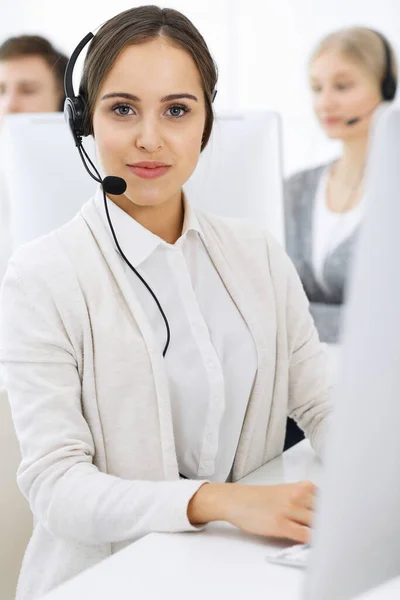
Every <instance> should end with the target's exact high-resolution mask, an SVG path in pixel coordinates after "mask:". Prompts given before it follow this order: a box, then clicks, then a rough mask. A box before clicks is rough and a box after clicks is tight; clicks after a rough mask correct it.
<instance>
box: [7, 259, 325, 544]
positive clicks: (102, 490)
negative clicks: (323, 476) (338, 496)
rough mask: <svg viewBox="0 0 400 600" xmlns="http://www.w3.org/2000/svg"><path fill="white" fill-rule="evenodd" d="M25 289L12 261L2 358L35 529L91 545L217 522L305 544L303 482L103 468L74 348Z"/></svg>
mask: <svg viewBox="0 0 400 600" xmlns="http://www.w3.org/2000/svg"><path fill="white" fill-rule="evenodd" d="M29 291H30V293H29V294H28V291H27V286H26V285H24V283H23V282H22V281H21V279H20V277H19V275H18V273H17V270H16V268H15V265H13V264H12V263H11V265H10V266H9V269H8V271H7V275H6V278H5V281H4V287H3V289H2V294H1V298H0V340H1V341H0V360H1V361H2V362H3V363H4V365H5V375H6V387H7V389H8V393H9V399H10V403H11V407H12V413H13V419H14V424H15V428H16V432H17V436H18V439H19V442H20V447H21V453H22V463H21V466H20V469H19V473H18V483H19V486H20V488H21V490H22V492H23V494H24V495H25V496H26V498H27V499H28V500H29V503H30V506H31V509H32V512H33V514H34V515H35V518H36V519H37V520H38V521H39V522H40V523H41V525H42V526H44V527H45V528H46V529H47V530H48V531H50V532H51V533H52V534H53V535H55V536H57V537H61V538H67V539H68V538H69V539H74V540H78V541H82V542H84V543H88V544H96V543H104V542H118V541H126V540H132V539H136V538H138V537H141V536H143V535H145V534H147V533H150V532H178V531H186V530H194V529H195V526H196V525H197V524H203V523H207V522H210V521H217V520H223V521H228V522H230V523H232V524H233V525H236V526H237V527H240V528H241V529H243V530H245V531H249V532H252V533H256V534H259V535H268V536H276V537H288V538H291V539H293V540H295V541H298V542H307V541H308V539H309V535H310V533H309V526H310V524H311V520H312V507H313V502H314V493H315V490H314V487H313V486H312V484H310V483H299V484H290V485H278V486H247V485H240V484H227V483H222V484H208V483H205V482H204V481H189V480H183V481H162V482H150V481H129V480H124V479H121V478H118V477H114V476H112V475H107V474H105V473H102V472H100V471H99V470H98V469H97V468H96V466H95V465H94V464H93V457H94V454H95V451H96V449H95V447H94V443H93V438H92V435H91V432H90V429H89V426H88V424H87V422H86V420H85V419H84V417H83V414H82V407H81V383H80V379H79V374H78V370H77V363H76V359H75V357H74V352H73V348H72V345H71V343H70V340H69V338H68V335H67V333H66V331H65V329H64V328H63V324H62V322H61V319H60V317H59V316H58V314H57V311H56V308H55V306H54V305H53V304H52V301H51V299H49V298H46V294H43V293H41V294H36V295H35V294H34V293H32V290H31V288H30V289H29Z"/></svg>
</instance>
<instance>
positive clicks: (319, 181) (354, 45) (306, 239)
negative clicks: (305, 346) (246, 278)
mask: <svg viewBox="0 0 400 600" xmlns="http://www.w3.org/2000/svg"><path fill="white" fill-rule="evenodd" d="M309 77H310V86H311V90H312V95H313V105H314V111H315V114H316V117H317V119H318V121H319V123H320V125H321V127H322V128H323V130H324V131H325V133H326V135H327V136H328V137H329V138H331V139H337V140H341V141H342V143H343V149H342V154H341V156H340V157H339V158H338V159H337V160H335V161H334V162H332V163H329V164H324V165H321V166H318V167H316V168H312V169H307V170H305V171H302V172H300V173H296V174H295V175H293V176H292V177H290V179H289V180H288V181H287V183H286V187H285V204H286V236H287V245H288V253H289V255H290V256H291V258H292V260H293V261H294V263H295V265H296V267H297V270H298V272H299V274H300V278H301V280H302V283H303V286H304V288H305V291H306V294H307V296H308V298H309V300H310V303H311V312H312V315H313V317H314V320H315V324H316V326H317V329H318V332H319V335H320V338H321V341H323V342H327V343H336V342H337V341H338V339H339V332H340V314H341V305H342V303H343V300H344V294H345V286H346V276H347V272H348V267H349V262H350V259H351V256H352V251H353V246H354V242H355V239H356V237H357V231H358V226H359V224H360V221H361V219H362V215H363V192H364V190H363V177H364V166H365V159H366V153H367V146H368V135H369V131H370V125H371V119H372V117H373V113H374V111H375V109H376V108H377V107H378V105H380V104H381V102H383V101H387V102H390V101H391V100H393V98H394V95H395V92H396V82H397V68H396V59H395V55H394V51H393V48H392V47H391V45H390V43H389V42H388V40H387V39H386V38H385V37H384V36H383V35H382V34H380V33H378V32H376V31H373V30H371V29H367V28H365V27H351V28H347V29H342V30H340V31H336V32H334V33H331V34H330V35H328V36H327V37H326V38H324V39H323V40H322V41H321V42H320V43H319V45H318V46H317V48H316V49H315V50H314V52H313V54H312V57H311V61H310V67H309Z"/></svg>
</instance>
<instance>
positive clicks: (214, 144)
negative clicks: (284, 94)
mask: <svg viewBox="0 0 400 600" xmlns="http://www.w3.org/2000/svg"><path fill="white" fill-rule="evenodd" d="M281 138H282V136H281V119H280V117H279V115H278V114H277V113H275V112H273V111H249V112H239V113H231V112H229V113H228V112H227V113H219V114H218V115H217V116H216V119H215V123H214V127H213V132H212V135H211V138H210V141H209V143H208V145H207V147H206V149H205V150H204V152H203V153H202V154H201V156H200V160H199V163H198V165H197V167H196V169H195V171H194V173H193V174H192V176H191V177H190V179H189V181H188V182H187V183H186V184H185V186H184V187H185V190H186V193H187V195H188V198H189V200H190V202H191V204H193V205H194V206H196V207H197V208H199V209H202V210H205V211H209V212H211V213H215V214H217V215H220V216H222V217H238V218H245V219H250V220H251V221H253V222H254V223H255V224H256V225H257V226H259V227H262V228H264V229H267V230H268V231H269V232H270V233H272V234H273V235H274V236H275V238H276V239H277V240H278V241H279V242H280V243H281V244H282V245H284V214H283V213H284V211H283V185H282V183H283V180H282V156H281V155H282V139H281Z"/></svg>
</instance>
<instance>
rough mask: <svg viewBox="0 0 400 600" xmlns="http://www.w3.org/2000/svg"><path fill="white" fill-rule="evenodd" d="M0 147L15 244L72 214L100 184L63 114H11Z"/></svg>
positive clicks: (89, 145) (0, 166) (0, 165)
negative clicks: (84, 160)
mask: <svg viewBox="0 0 400 600" xmlns="http://www.w3.org/2000/svg"><path fill="white" fill-rule="evenodd" d="M84 143H85V146H86V147H87V148H89V150H90V152H93V143H92V139H91V138H90V139H85V142H84ZM0 147H1V150H0V154H1V162H0V169H1V174H2V177H4V179H5V186H6V193H7V201H8V204H9V206H10V218H11V223H10V226H11V237H12V243H13V246H14V249H15V248H17V247H18V246H20V245H21V244H24V243H26V242H29V241H30V240H32V239H34V238H36V237H38V236H40V235H44V234H46V233H49V232H50V231H52V230H53V229H56V228H57V227H60V226H61V225H63V224H64V223H66V222H67V221H69V220H70V219H72V218H73V217H74V216H75V215H76V213H77V212H78V211H79V210H80V208H81V206H82V205H83V204H84V203H85V202H86V201H87V200H89V198H90V197H91V196H92V195H93V193H94V191H95V189H96V185H97V184H96V183H95V182H94V181H93V180H92V179H91V178H90V177H89V175H88V174H87V173H86V171H85V169H84V167H83V165H82V163H81V161H80V158H79V155H78V152H77V150H76V148H75V144H74V142H73V139H72V136H71V134H70V132H69V131H68V128H67V126H66V124H65V121H64V116H63V114H62V113H49V114H47V113H38V114H18V115H17V114H16V115H9V116H7V117H6V118H5V120H4V123H3V124H2V129H1V133H0Z"/></svg>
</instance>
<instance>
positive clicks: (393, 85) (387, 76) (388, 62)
mask: <svg viewBox="0 0 400 600" xmlns="http://www.w3.org/2000/svg"><path fill="white" fill-rule="evenodd" d="M370 31H372V32H373V33H375V35H377V36H378V37H379V39H380V40H381V42H382V44H383V50H384V52H385V73H384V75H383V79H382V83H381V93H382V99H383V100H385V101H387V102H390V101H391V100H393V98H394V97H395V95H396V89H397V81H396V78H395V77H394V75H393V64H392V63H393V61H392V54H391V49H390V44H389V41H388V40H387V38H386V37H385V36H384V35H383V33H380V31H377V30H376V29H370Z"/></svg>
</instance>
